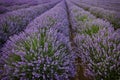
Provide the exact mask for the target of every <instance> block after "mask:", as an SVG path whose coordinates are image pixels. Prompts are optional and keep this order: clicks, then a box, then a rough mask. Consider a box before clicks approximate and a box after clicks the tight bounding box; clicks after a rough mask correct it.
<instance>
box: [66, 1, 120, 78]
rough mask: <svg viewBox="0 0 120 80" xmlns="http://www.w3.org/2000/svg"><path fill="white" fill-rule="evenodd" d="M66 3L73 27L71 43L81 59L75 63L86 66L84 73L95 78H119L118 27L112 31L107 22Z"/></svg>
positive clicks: (119, 37) (119, 49) (119, 38)
mask: <svg viewBox="0 0 120 80" xmlns="http://www.w3.org/2000/svg"><path fill="white" fill-rule="evenodd" d="M68 6H69V11H71V12H70V14H71V20H72V22H73V23H72V24H73V28H74V27H75V28H76V27H77V29H75V32H76V35H75V37H74V43H75V48H76V54H77V55H78V58H80V59H81V60H82V63H79V64H80V65H83V66H85V68H86V69H85V73H84V75H85V76H92V78H93V79H95V80H110V79H114V80H119V79H120V72H119V71H120V67H119V66H120V63H119V62H120V55H119V54H120V36H119V34H120V30H119V29H118V30H117V31H115V30H114V29H113V27H112V26H111V24H110V23H109V22H106V21H103V20H101V19H96V18H95V17H94V16H92V15H90V14H89V15H88V13H87V12H86V11H84V10H83V9H81V8H79V7H77V6H75V5H73V4H71V3H70V2H68ZM78 15H79V16H78ZM86 15H87V16H86ZM76 16H77V17H76ZM88 16H89V17H88ZM90 16H91V17H90ZM78 18H79V19H78Z"/></svg>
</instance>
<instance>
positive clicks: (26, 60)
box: [0, 1, 75, 80]
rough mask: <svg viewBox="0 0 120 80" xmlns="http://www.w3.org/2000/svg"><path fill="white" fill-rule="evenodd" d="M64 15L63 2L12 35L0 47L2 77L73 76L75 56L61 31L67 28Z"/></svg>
mask: <svg viewBox="0 0 120 80" xmlns="http://www.w3.org/2000/svg"><path fill="white" fill-rule="evenodd" d="M53 11H54V12H53ZM59 13H64V14H59ZM66 14H67V12H66V7H65V3H64V1H62V2H61V3H59V4H58V5H56V6H55V7H54V8H52V9H51V10H49V11H48V12H46V13H45V14H43V15H46V16H43V15H41V16H40V17H38V18H36V19H35V20H34V21H33V22H32V23H31V24H30V25H29V26H28V27H27V29H25V31H24V32H22V33H20V34H19V35H14V36H13V37H11V38H10V40H8V41H7V43H6V44H5V46H4V47H3V48H2V53H1V54H2V57H1V60H0V61H1V62H0V63H1V64H2V65H1V69H2V70H1V73H2V72H3V73H2V76H1V79H3V80H4V79H20V80H26V79H28V80H32V79H35V80H39V79H41V80H69V79H70V78H71V77H74V76H75V65H74V60H75V56H74V53H72V51H71V46H70V41H69V37H68V36H66V35H65V34H64V32H61V30H60V28H62V29H63V26H64V30H66V29H65V27H66V28H68V25H64V24H65V23H68V21H67V19H66V18H67V16H66ZM60 17H61V18H62V19H63V18H64V19H63V21H62V20H61V18H60ZM40 19H42V20H40ZM46 20H47V22H46ZM53 21H54V22H53ZM57 23H59V24H60V25H58V24H57ZM46 24H47V25H46Z"/></svg>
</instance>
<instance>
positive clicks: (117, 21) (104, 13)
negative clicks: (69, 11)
mask: <svg viewBox="0 0 120 80" xmlns="http://www.w3.org/2000/svg"><path fill="white" fill-rule="evenodd" d="M72 2H73V3H74V4H76V5H78V6H80V7H81V8H83V9H85V10H87V11H89V12H91V13H92V14H93V15H95V16H96V17H98V18H103V19H106V20H108V21H109V22H110V23H111V24H113V26H114V28H115V29H117V28H120V26H119V25H120V18H119V15H117V14H118V13H117V12H116V11H110V10H106V9H104V8H100V7H95V6H91V5H89V4H85V3H80V2H79V1H78V2H77V1H72Z"/></svg>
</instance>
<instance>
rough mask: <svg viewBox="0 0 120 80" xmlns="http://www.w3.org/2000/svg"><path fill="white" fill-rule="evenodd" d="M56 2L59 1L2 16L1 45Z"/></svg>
mask: <svg viewBox="0 0 120 80" xmlns="http://www.w3.org/2000/svg"><path fill="white" fill-rule="evenodd" d="M56 3H57V2H52V3H47V4H43V5H38V6H34V7H30V8H27V9H21V10H17V11H13V12H9V13H6V14H4V15H3V16H0V17H1V18H0V45H2V44H3V43H4V42H5V41H6V40H7V39H8V38H9V36H11V35H13V34H15V33H16V34H17V33H19V32H20V31H22V30H24V29H25V27H26V26H27V24H28V23H29V22H31V21H32V20H33V19H34V18H36V17H37V16H38V15H40V14H42V13H43V12H45V11H46V10H48V9H50V8H52V7H53V6H54V5H55V4H56Z"/></svg>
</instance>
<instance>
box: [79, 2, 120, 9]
mask: <svg viewBox="0 0 120 80" xmlns="http://www.w3.org/2000/svg"><path fill="white" fill-rule="evenodd" d="M77 1H79V2H80V3H85V4H88V5H91V6H97V7H101V8H104V9H108V10H115V11H120V8H119V7H120V1H119V0H77Z"/></svg>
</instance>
